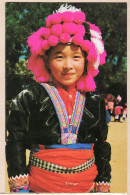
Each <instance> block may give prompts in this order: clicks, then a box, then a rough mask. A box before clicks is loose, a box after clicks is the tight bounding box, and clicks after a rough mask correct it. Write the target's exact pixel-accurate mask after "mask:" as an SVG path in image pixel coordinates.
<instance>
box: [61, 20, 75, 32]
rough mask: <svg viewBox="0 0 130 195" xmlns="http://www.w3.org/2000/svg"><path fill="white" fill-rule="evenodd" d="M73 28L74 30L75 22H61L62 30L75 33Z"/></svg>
mask: <svg viewBox="0 0 130 195" xmlns="http://www.w3.org/2000/svg"><path fill="white" fill-rule="evenodd" d="M75 30H76V24H74V23H73V22H69V23H64V24H63V27H62V32H64V33H68V34H70V35H72V34H75Z"/></svg>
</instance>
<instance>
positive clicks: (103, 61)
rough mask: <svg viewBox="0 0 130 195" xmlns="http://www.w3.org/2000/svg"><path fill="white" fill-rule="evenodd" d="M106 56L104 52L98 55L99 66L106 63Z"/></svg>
mask: <svg viewBox="0 0 130 195" xmlns="http://www.w3.org/2000/svg"><path fill="white" fill-rule="evenodd" d="M106 56H107V53H106V51H105V50H104V52H103V53H102V54H100V65H103V64H105V62H106Z"/></svg>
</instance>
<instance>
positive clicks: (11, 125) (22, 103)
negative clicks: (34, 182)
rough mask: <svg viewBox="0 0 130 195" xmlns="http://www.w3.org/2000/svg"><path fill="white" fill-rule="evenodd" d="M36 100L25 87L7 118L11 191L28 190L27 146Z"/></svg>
mask: <svg viewBox="0 0 130 195" xmlns="http://www.w3.org/2000/svg"><path fill="white" fill-rule="evenodd" d="M35 106H36V100H35V98H34V94H33V92H32V91H31V90H28V89H25V90H23V91H22V92H21V93H19V94H18V95H17V97H16V98H15V99H13V100H12V105H11V107H10V111H9V113H10V114H9V118H8V120H7V142H6V160H7V166H8V177H9V187H10V191H11V192H28V191H29V182H28V168H27V166H26V148H27V147H28V146H27V144H30V143H29V142H30V141H29V136H28V134H29V121H30V117H31V114H32V112H33V111H34V110H35Z"/></svg>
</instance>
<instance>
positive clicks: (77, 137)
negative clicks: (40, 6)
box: [6, 5, 111, 193]
mask: <svg viewBox="0 0 130 195" xmlns="http://www.w3.org/2000/svg"><path fill="white" fill-rule="evenodd" d="M85 20H86V19H85V14H84V12H82V11H81V10H79V9H76V8H75V7H73V6H67V5H66V6H64V5H62V6H61V7H60V8H59V10H57V11H56V13H53V14H52V15H49V16H48V17H47V19H46V27H41V28H40V29H39V30H38V31H37V32H35V33H33V34H32V35H31V36H30V37H29V38H28V45H29V47H30V50H31V57H30V59H29V61H28V68H29V69H30V70H32V72H33V73H34V76H35V80H36V81H37V83H36V85H34V86H30V87H29V88H27V89H25V90H23V91H22V92H21V93H19V94H18V96H17V97H16V98H15V99H13V100H12V107H11V113H10V116H9V119H8V123H7V129H8V132H9V133H8V137H7V146H6V155H7V163H8V175H9V186H10V190H11V192H29V191H30V192H36V193H44V192H53V193H65V192H67V193H75V192H76V193H81V192H110V178H111V175H110V172H111V167H110V164H109V161H110V155H111V147H110V144H109V143H108V142H107V141H106V139H107V133H108V127H107V124H106V112H105V103H104V100H103V99H101V98H99V97H98V96H96V95H94V94H93V93H92V91H94V90H95V88H96V85H95V82H94V79H93V77H94V76H96V75H97V74H98V72H99V71H98V67H99V65H102V64H104V63H105V57H106V52H105V49H104V44H103V41H102V37H101V31H100V29H99V28H98V27H97V26H95V25H94V24H91V23H90V22H86V21H85ZM26 149H30V151H31V152H30V160H29V165H28V166H26V155H25V152H26Z"/></svg>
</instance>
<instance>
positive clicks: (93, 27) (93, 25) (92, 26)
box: [87, 22, 101, 35]
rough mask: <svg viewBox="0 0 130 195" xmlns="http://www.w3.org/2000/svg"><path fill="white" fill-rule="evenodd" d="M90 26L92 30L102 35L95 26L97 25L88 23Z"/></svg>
mask: <svg viewBox="0 0 130 195" xmlns="http://www.w3.org/2000/svg"><path fill="white" fill-rule="evenodd" d="M87 23H88V24H89V26H90V29H92V30H95V31H97V32H98V33H99V34H100V35H101V31H100V29H99V27H98V26H95V24H91V23H90V22H87Z"/></svg>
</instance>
